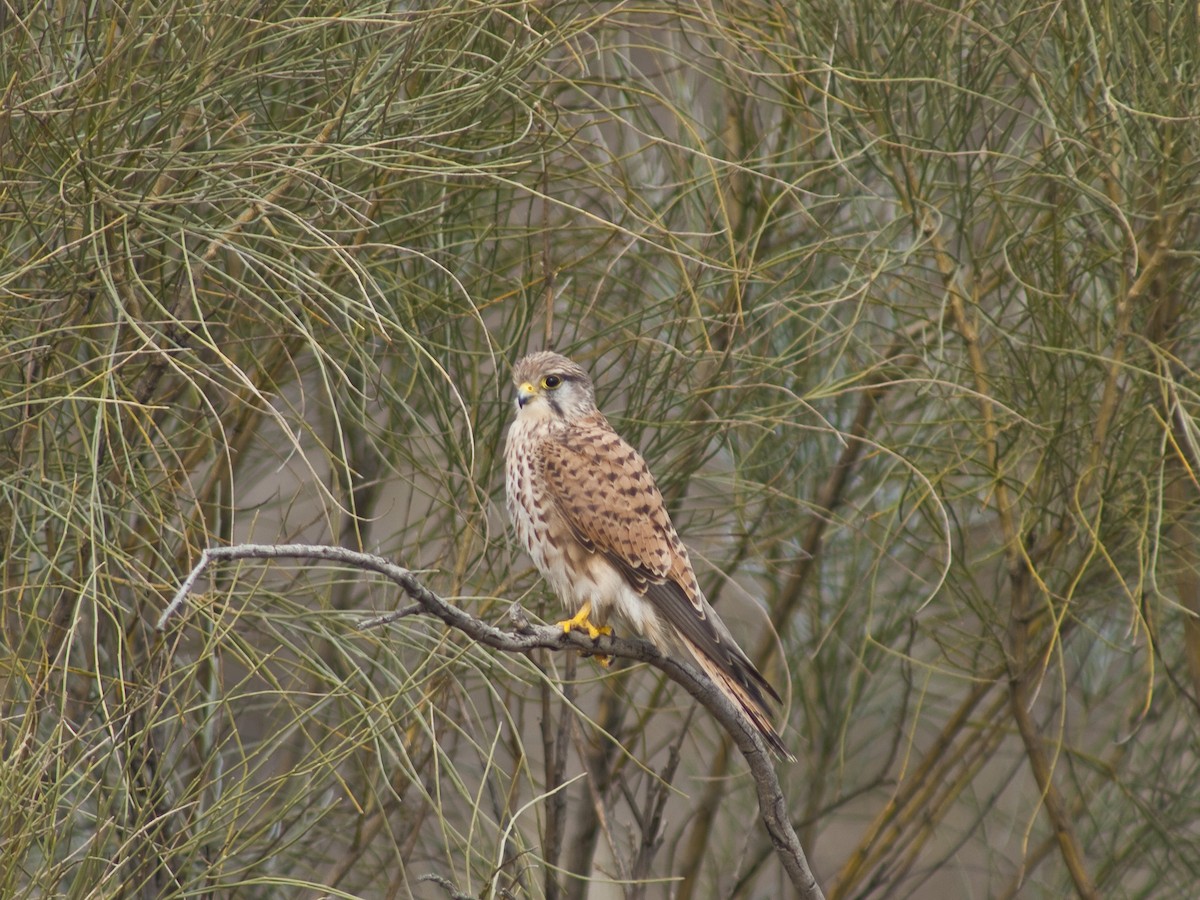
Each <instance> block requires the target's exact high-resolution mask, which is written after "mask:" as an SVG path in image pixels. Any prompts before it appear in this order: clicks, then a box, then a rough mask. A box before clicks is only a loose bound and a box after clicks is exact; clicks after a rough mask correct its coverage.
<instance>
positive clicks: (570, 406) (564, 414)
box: [513, 350, 596, 422]
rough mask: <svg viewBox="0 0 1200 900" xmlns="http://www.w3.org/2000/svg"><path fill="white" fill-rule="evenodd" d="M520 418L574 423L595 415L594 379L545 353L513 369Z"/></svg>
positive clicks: (551, 354) (564, 361)
mask: <svg viewBox="0 0 1200 900" xmlns="http://www.w3.org/2000/svg"><path fill="white" fill-rule="evenodd" d="M513 384H515V385H516V386H517V414H518V415H519V416H537V417H542V418H551V417H553V418H555V419H561V420H562V421H566V422H573V421H575V420H576V419H581V418H583V417H584V416H588V415H591V414H592V413H594V412H595V411H596V391H595V389H594V388H593V387H592V379H590V378H588V374H587V372H585V371H583V369H581V368H580V367H579V366H577V365H576V364H575V363H573V362H571V360H569V359H567V358H566V357H565V356H562V355H561V354H558V353H551V352H550V351H548V350H544V351H542V352H541V353H531V354H530V355H529V356H526V357H525V358H524V359H522V360H521V361H520V362H519V363H517V364H516V366H514V367H513Z"/></svg>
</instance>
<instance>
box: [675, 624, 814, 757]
mask: <svg viewBox="0 0 1200 900" xmlns="http://www.w3.org/2000/svg"><path fill="white" fill-rule="evenodd" d="M689 644H690V642H689ZM688 649H689V650H691V651H692V656H693V658H695V660H696V661H697V662H698V663H699V664H700V668H701V669H702V670H703V671H704V674H705V675H707V676H708V677H709V678H710V679H711V680H712V682H713V683H714V684H715V685H716V686H717V687H718V688H719V689H720V691H721V693H723V694H724V695H725V696H726V697H728V698H729V699H730V700H732V701H733V705H734V706H736V707H737V708H738V709H740V710H741V711H742V714H743V715H745V717H746V718H747V719H748V720H749V721H750V724H752V725H753V726H754V727H755V729H756V730H757V731H758V733H759V734H760V735H762V739H763V740H764V741H765V742H766V744H767V747H769V748H770V750H771V752H772V753H774V754H775V755H776V756H778V757H779V758H780V759H783V760H786V761H787V762H795V761H796V757H794V756H793V755H792V754H791V753H789V752H788V749H787V747H785V746H784V744H783V739H782V738H781V737H780V736H779V732H778V731H776V730H775V726H774V725H773V724H772V723H771V708H770V707H769V706H768V705H767V701H766V699H765V698H764V697H763V695H762V691H761V690H759V686H758V684H756V683H755V681H758V682H761V683H762V684H763V685H764V686H766V688H767V690H769V691H770V692H771V695H772V696H774V697H776V698H778V694H776V693H775V691H774V689H773V688H772V687H771V686H770V684H768V683H767V681H766V680H765V679H764V678H763V677H762V675H760V674H759V672H758V670H757V669H755V668H754V667H753V666H751V667H750V669H751V672H752V673H753V675H754V676H756V677H754V678H750V677H747V673H743V672H740V671H736V670H735V671H734V672H727V671H725V669H723V668H722V667H721V666H720V665H719V664H718V663H717V662H716V661H715V660H712V659H709V658H708V657H707V656H706V655H705V654H703V653H698V652H696V650H695V648H693V647H691V646H690V645H689V647H688Z"/></svg>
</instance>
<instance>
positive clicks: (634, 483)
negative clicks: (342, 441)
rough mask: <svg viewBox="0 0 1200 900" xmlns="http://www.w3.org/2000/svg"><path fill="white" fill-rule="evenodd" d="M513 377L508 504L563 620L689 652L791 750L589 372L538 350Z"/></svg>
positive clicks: (766, 689) (765, 731) (779, 746)
mask: <svg viewBox="0 0 1200 900" xmlns="http://www.w3.org/2000/svg"><path fill="white" fill-rule="evenodd" d="M513 382H514V384H515V385H516V387H517V417H516V419H515V420H514V421H513V424H512V427H511V428H510V429H509V432H508V443H507V446H506V448H505V464H506V465H505V475H506V482H507V488H508V511H509V515H510V517H511V518H512V521H513V526H514V528H515V529H516V532H517V537H518V539H519V540H520V542H521V544H522V546H523V547H524V548H525V549H526V551H528V553H529V555H530V557H532V559H533V562H534V564H535V565H536V566H537V568H538V571H540V572H541V573H542V575H543V576H544V577H545V578H546V580H547V581H548V582H549V583H550V586H551V588H552V589H553V590H554V592H555V593H556V594H557V595H558V596H559V598H560V599H561V600H562V601H563V604H564V605H565V606H566V607H567V610H568V612H569V613H570V614H571V615H572V618H570V619H568V620H566V621H564V622H561V623H559V624H561V625H562V626H563V627H564V628H567V629H569V628H580V629H583V630H586V631H587V632H588V633H589V634H591V635H592V637H596V636H598V635H599V634H602V633H606V632H607V630H608V628H607V623H608V622H609V621H610V620H615V621H616V622H617V623H618V624H619V625H621V626H622V627H624V628H627V629H629V630H631V631H633V632H635V633H637V634H640V635H641V636H643V637H645V638H646V639H648V640H649V641H651V642H652V643H653V644H655V645H656V646H657V647H658V648H659V650H660V651H662V652H663V653H668V654H671V653H686V654H688V655H690V656H691V658H692V659H693V660H694V661H695V662H696V663H697V664H698V665H699V666H700V669H701V670H702V671H703V672H704V673H705V674H706V675H707V676H708V677H709V678H710V679H712V681H713V682H714V683H715V684H716V685H717V687H718V688H719V689H720V690H721V691H722V692H724V693H725V694H726V695H727V696H728V697H729V699H730V700H732V701H733V703H734V705H735V706H737V707H738V708H739V709H741V710H742V712H743V713H744V714H745V715H746V717H747V718H748V719H749V721H750V722H752V723H753V724H754V726H755V727H756V728H757V729H758V731H759V733H760V734H762V736H763V738H764V739H765V740H766V741H767V744H768V745H769V746H770V747H771V749H772V750H773V751H774V752H776V753H777V754H779V755H780V756H782V757H784V758H791V757H790V754H788V752H787V750H786V748H785V747H784V745H783V742H782V741H781V740H780V737H779V733H778V732H777V731H776V730H775V728H774V726H773V725H772V722H771V708H770V706H769V704H768V702H767V699H766V696H770V697H771V698H773V699H774V700H776V701H778V700H779V695H778V694H777V693H776V691H775V689H774V688H773V687H771V685H770V684H769V683H768V682H767V680H766V679H765V678H764V677H763V676H762V674H761V673H760V672H759V671H758V669H756V668H755V666H754V664H753V663H752V662H751V661H750V660H749V658H748V657H747V656H746V654H745V653H743V652H742V650H741V648H740V647H738V645H737V644H736V643H735V642H734V640H733V637H732V635H730V633H729V630H728V629H727V628H726V627H725V623H723V622H722V621H721V620H720V618H718V616H717V614H716V612H714V611H713V608H712V607H711V606H710V605H709V603H708V601H707V600H706V599H705V598H704V594H703V593H702V592H701V590H700V586H699V584H698V583H697V581H696V574H695V571H694V570H693V569H692V564H691V561H690V560H689V558H688V553H687V549H686V548H685V547H684V546H683V542H682V541H681V540H680V539H679V535H678V534H677V533H676V531H675V527H674V526H673V525H672V524H671V518H670V516H669V515H668V514H667V508H666V504H665V503H664V502H663V498H662V494H661V493H660V492H659V490H658V487H657V485H655V483H654V478H653V477H652V476H651V475H650V470H649V469H648V468H647V467H646V462H645V460H644V459H642V457H641V454H639V453H638V452H637V451H636V450H635V449H633V447H631V446H630V445H629V444H627V443H626V442H625V441H624V440H622V439H621V437H620V436H619V435H618V434H617V433H616V432H615V431H614V430H613V428H612V426H611V425H609V424H608V421H607V420H606V419H605V418H604V416H603V415H602V414H601V413H600V411H599V410H598V409H597V408H596V398H595V391H594V389H593V387H592V382H591V379H590V378H588V375H587V373H586V372H585V371H584V370H583V369H581V368H580V367H579V366H578V365H576V364H575V363H573V362H572V361H571V360H569V359H567V358H566V357H565V356H560V355H559V354H557V353H550V352H543V353H534V354H532V355H530V356H527V357H525V358H524V359H522V360H521V361H520V362H519V363H517V365H516V367H515V368H514V370H513Z"/></svg>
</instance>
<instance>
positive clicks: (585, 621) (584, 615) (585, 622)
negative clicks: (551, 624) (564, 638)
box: [555, 602, 613, 668]
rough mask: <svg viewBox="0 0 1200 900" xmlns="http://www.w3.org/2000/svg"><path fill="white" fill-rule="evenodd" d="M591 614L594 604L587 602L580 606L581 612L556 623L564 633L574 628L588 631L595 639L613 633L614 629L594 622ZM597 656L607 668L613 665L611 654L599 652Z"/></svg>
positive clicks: (589, 635)
mask: <svg viewBox="0 0 1200 900" xmlns="http://www.w3.org/2000/svg"><path fill="white" fill-rule="evenodd" d="M591 614H592V604H591V603H588V602H585V603H584V604H583V606H581V607H579V612H577V613H575V615H574V616H572V617H571V618H569V619H563V620H562V621H561V622H556V623H555V624H556V625H558V626H559V627H561V628H562V630H563V634H566V633H568V632H569V631H570V630H571V629H572V628H574V629H576V630H578V631H586V632H587V635H588V637H590V638H591V639H592V640H593V641H594V640H597V639H598V638H599V637H600V636H601V635H605V634H612V633H613V630H612V629H611V628H609V627H608V626H607V625H600V626H597V625H594V624H592V622H591V620H590V619H589V618H588V616H590V615H591ZM595 657H596V662H598V663H600V665H602V666H604V667H605V668H608V667H609V666H610V665H612V657H611V656H606V655H605V654H603V653H597V654H595Z"/></svg>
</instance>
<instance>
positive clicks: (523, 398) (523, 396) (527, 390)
mask: <svg viewBox="0 0 1200 900" xmlns="http://www.w3.org/2000/svg"><path fill="white" fill-rule="evenodd" d="M536 396H537V388H535V387H534V386H533V385H532V384H530V383H529V382H528V381H526V382H525V383H524V384H521V385H518V386H517V407H518V408H519V409H523V408H524V407H525V404H526V403H528V402H529V401H530V400H532V399H533V398H534V397H536Z"/></svg>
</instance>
